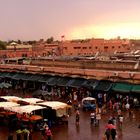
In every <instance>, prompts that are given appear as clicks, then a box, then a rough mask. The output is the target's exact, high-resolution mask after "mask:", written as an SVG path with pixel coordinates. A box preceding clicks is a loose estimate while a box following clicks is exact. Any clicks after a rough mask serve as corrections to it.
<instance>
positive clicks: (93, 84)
mask: <svg viewBox="0 0 140 140" xmlns="http://www.w3.org/2000/svg"><path fill="white" fill-rule="evenodd" d="M98 83H99V81H98V80H96V79H88V82H87V83H86V84H85V87H87V88H91V89H93V90H94V89H95V87H96V86H97V85H98Z"/></svg>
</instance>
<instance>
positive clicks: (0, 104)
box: [0, 102, 20, 110]
mask: <svg viewBox="0 0 140 140" xmlns="http://www.w3.org/2000/svg"><path fill="white" fill-rule="evenodd" d="M17 106H20V104H17V103H14V102H0V107H1V108H4V109H5V110H10V108H12V107H17Z"/></svg>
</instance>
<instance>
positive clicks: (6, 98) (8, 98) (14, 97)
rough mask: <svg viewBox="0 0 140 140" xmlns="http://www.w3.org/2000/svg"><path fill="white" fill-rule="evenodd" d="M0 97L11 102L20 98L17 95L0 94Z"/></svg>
mask: <svg viewBox="0 0 140 140" xmlns="http://www.w3.org/2000/svg"><path fill="white" fill-rule="evenodd" d="M0 98H2V99H5V100H7V101H9V102H10V101H11V102H17V101H19V100H21V99H22V98H20V97H17V96H0Z"/></svg>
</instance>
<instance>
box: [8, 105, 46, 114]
mask: <svg viewBox="0 0 140 140" xmlns="http://www.w3.org/2000/svg"><path fill="white" fill-rule="evenodd" d="M45 108H46V107H43V106H39V105H24V106H16V107H11V108H10V111H12V112H16V113H19V114H23V113H29V114H30V113H33V111H35V110H42V109H45Z"/></svg>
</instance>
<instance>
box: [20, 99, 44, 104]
mask: <svg viewBox="0 0 140 140" xmlns="http://www.w3.org/2000/svg"><path fill="white" fill-rule="evenodd" d="M20 101H24V102H27V103H29V104H36V103H37V102H41V101H43V100H41V99H38V98H23V99H21V100H20Z"/></svg>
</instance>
